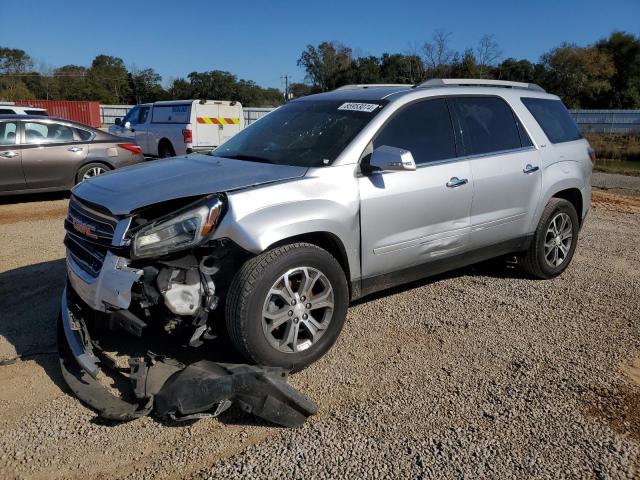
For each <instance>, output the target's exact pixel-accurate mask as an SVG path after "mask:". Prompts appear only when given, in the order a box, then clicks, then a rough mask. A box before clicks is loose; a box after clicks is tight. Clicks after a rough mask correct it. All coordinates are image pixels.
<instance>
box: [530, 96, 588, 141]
mask: <svg viewBox="0 0 640 480" xmlns="http://www.w3.org/2000/svg"><path fill="white" fill-rule="evenodd" d="M522 103H523V104H524V106H525V107H527V109H528V110H529V111H530V112H531V115H533V118H535V119H536V121H537V122H538V124H539V125H540V127H541V128H542V130H543V131H544V133H545V135H546V136H547V138H548V139H549V141H550V142H551V143H562V142H572V141H574V140H579V139H580V138H582V134H581V133H580V129H579V128H578V126H577V125H576V122H575V121H574V120H573V118H572V117H571V114H570V113H569V110H567V107H565V106H564V104H563V103H562V102H561V101H560V100H551V99H548V98H522Z"/></svg>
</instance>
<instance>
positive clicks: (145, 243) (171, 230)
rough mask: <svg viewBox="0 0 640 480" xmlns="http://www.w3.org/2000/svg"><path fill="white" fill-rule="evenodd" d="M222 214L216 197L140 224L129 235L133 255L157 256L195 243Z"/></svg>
mask: <svg viewBox="0 0 640 480" xmlns="http://www.w3.org/2000/svg"><path fill="white" fill-rule="evenodd" d="M221 213H222V201H221V200H220V199H219V198H218V197H212V198H209V199H207V201H206V202H204V203H199V204H196V205H191V206H189V207H187V208H185V209H183V210H179V211H177V212H175V213H173V214H172V215H169V216H167V217H164V218H161V219H159V220H156V221H155V222H153V223H152V224H151V225H148V226H146V227H143V228H142V229H141V230H140V231H139V232H138V233H136V235H135V236H134V238H133V242H132V243H133V249H132V256H133V258H143V257H154V256H155V257H157V256H161V255H165V254H167V253H171V252H175V251H178V250H185V249H188V248H191V247H193V246H195V245H198V244H199V243H200V242H202V241H203V240H205V239H206V238H207V237H208V236H209V234H210V233H211V232H212V231H213V229H214V228H215V226H216V225H217V223H218V220H219V219H220V216H221Z"/></svg>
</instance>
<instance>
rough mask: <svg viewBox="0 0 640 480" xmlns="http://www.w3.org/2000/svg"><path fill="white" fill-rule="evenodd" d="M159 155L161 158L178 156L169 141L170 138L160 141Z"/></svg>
mask: <svg viewBox="0 0 640 480" xmlns="http://www.w3.org/2000/svg"><path fill="white" fill-rule="evenodd" d="M158 156H159V157H160V158H168V157H175V156H176V152H175V151H174V150H173V146H172V145H171V142H169V141H168V140H162V141H161V142H160V145H158Z"/></svg>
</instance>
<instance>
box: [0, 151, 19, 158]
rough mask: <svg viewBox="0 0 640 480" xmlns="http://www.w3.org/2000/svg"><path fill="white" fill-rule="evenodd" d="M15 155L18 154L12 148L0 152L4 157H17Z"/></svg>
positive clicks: (0, 155)
mask: <svg viewBox="0 0 640 480" xmlns="http://www.w3.org/2000/svg"><path fill="white" fill-rule="evenodd" d="M17 156H18V152H14V151H13V150H9V151H8V152H2V153H0V157H4V158H13V157H17Z"/></svg>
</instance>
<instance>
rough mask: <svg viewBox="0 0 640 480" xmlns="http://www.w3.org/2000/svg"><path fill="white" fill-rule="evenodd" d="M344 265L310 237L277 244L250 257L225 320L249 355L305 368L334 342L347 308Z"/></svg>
mask: <svg viewBox="0 0 640 480" xmlns="http://www.w3.org/2000/svg"><path fill="white" fill-rule="evenodd" d="M348 303H349V290H348V287H347V281H346V278H345V274H344V271H343V270H342V267H341V266H340V264H339V263H338V262H337V260H336V259H335V258H334V257H333V256H332V255H331V254H329V253H328V252H327V251H325V250H323V249H321V248H319V247H317V246H315V245H311V244H308V243H294V244H291V245H285V246H282V247H278V248H274V249H273V250H269V251H267V252H264V253H262V254H261V255H258V256H257V257H254V258H252V259H250V260H248V261H247V262H246V263H245V264H244V265H243V266H242V268H241V269H240V271H239V272H238V273H237V275H236V276H235V278H234V280H233V281H232V283H231V286H230V287H229V292H228V295H227V304H226V315H225V316H226V323H227V330H228V332H229V337H230V339H231V342H232V343H233V345H234V346H235V347H236V349H237V350H238V351H239V352H240V353H241V354H242V355H243V356H245V357H246V358H247V359H249V360H251V361H253V362H255V363H257V364H259V365H265V366H276V367H284V368H289V369H294V370H300V369H302V368H304V367H306V366H308V365H310V364H311V363H313V362H314V361H316V360H317V359H319V358H320V357H321V356H322V355H324V354H325V353H326V352H327V351H328V350H329V348H331V346H332V345H333V344H334V342H335V341H336V339H337V338H338V335H339V334H340V331H341V330H342V326H343V325H344V321H345V318H346V314H347V306H348Z"/></svg>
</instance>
